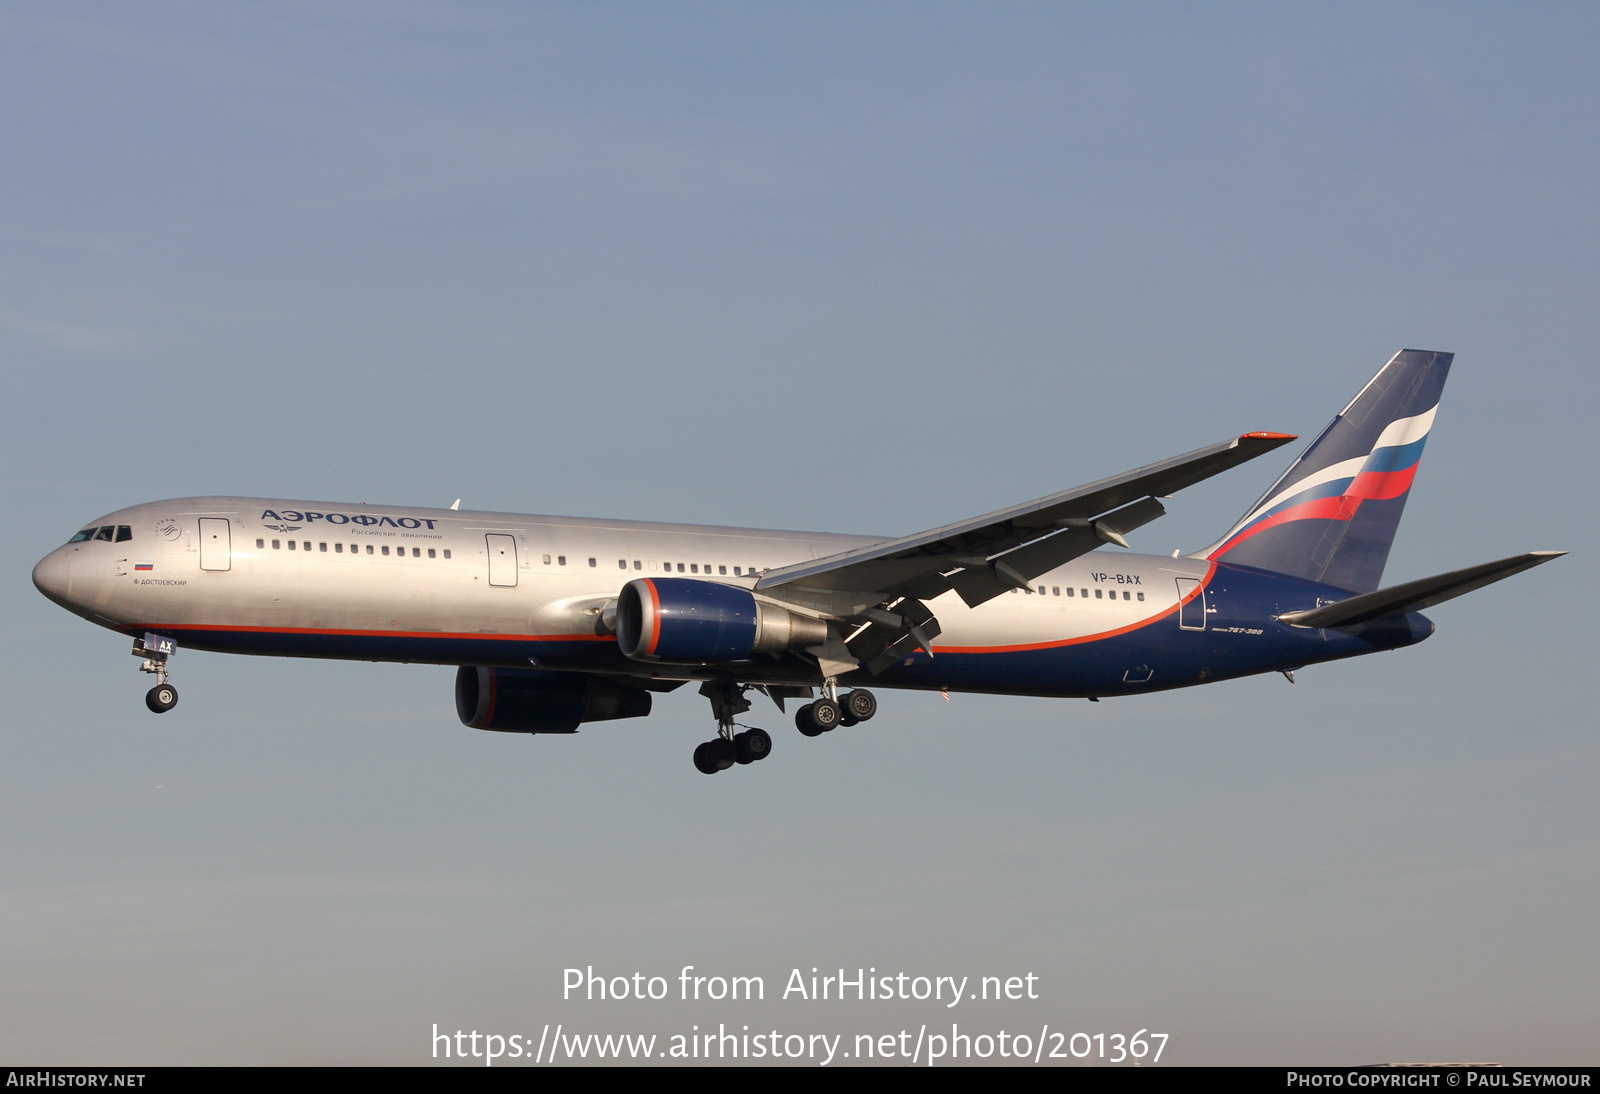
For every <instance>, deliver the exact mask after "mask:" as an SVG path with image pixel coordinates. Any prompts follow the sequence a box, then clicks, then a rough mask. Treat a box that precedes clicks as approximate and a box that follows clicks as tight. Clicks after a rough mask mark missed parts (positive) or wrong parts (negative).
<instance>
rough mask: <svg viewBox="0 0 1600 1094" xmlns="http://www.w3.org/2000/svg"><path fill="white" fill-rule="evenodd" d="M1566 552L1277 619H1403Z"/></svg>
mask: <svg viewBox="0 0 1600 1094" xmlns="http://www.w3.org/2000/svg"><path fill="white" fill-rule="evenodd" d="M1566 553H1567V552H1565V551H1529V552H1528V553H1527V554H1525V555H1513V556H1512V557H1510V558H1502V559H1499V560H1498V561H1496V562H1484V563H1481V564H1479V565H1477V566H1468V567H1467V568H1466V569H1465V570H1452V571H1450V572H1449V573H1447V574H1437V575H1435V576H1433V577H1424V578H1419V579H1417V580H1416V581H1408V582H1406V583H1405V584H1404V585H1394V586H1391V587H1390V588H1387V589H1379V590H1378V591H1377V592H1372V593H1363V594H1361V595H1360V596H1353V597H1351V598H1350V599H1349V600H1341V601H1339V602H1338V603H1336V604H1325V605H1323V606H1322V607H1320V608H1307V609H1306V610H1304V611H1298V612H1284V613H1283V614H1282V615H1280V616H1279V617H1278V618H1279V619H1280V620H1281V621H1282V622H1284V623H1288V624H1290V625H1291V626H1295V627H1353V626H1356V625H1358V624H1361V623H1366V622H1369V621H1371V620H1374V619H1382V618H1384V617H1385V616H1392V615H1404V614H1405V613H1406V612H1415V611H1421V610H1422V609H1423V608H1430V607H1432V606H1433V605H1435V604H1442V603H1444V602H1445V601H1446V600H1450V599H1453V598H1454V597H1458V596H1460V595H1461V594H1462V593H1470V592H1471V591H1472V590H1474V589H1481V588H1483V587H1484V586H1485V585H1493V584H1494V583H1495V582H1496V581H1500V580H1502V579H1504V578H1508V577H1510V576H1511V575H1512V574H1520V573H1521V572H1522V571H1523V570H1527V569H1531V568H1533V567H1534V566H1538V565H1539V564H1540V563H1543V562H1549V561H1550V560H1551V559H1553V558H1560V557H1561V556H1562V555H1564V554H1566Z"/></svg>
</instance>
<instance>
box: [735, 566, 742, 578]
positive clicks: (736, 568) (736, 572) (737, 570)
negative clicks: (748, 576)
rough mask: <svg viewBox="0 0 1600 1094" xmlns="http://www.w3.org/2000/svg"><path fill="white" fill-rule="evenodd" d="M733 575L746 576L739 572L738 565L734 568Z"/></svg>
mask: <svg viewBox="0 0 1600 1094" xmlns="http://www.w3.org/2000/svg"><path fill="white" fill-rule="evenodd" d="M733 576H734V577H742V576H744V575H742V574H741V573H739V567H737V566H735V567H734V568H733Z"/></svg>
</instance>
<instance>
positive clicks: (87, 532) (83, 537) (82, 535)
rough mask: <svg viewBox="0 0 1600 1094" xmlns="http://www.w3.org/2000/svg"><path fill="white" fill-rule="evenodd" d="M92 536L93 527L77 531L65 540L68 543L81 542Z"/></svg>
mask: <svg viewBox="0 0 1600 1094" xmlns="http://www.w3.org/2000/svg"><path fill="white" fill-rule="evenodd" d="M93 538H94V529H93V528H85V529H84V530H83V531H81V532H79V533H78V534H77V535H75V536H73V537H72V538H71V539H69V540H67V542H68V543H82V542H84V541H85V540H89V539H93Z"/></svg>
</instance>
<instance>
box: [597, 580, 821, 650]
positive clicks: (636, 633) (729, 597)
mask: <svg viewBox="0 0 1600 1094" xmlns="http://www.w3.org/2000/svg"><path fill="white" fill-rule="evenodd" d="M827 639H828V625H827V624H826V623H825V622H823V621H822V620H820V619H812V618H810V617H808V616H803V615H796V614H795V613H794V612H791V611H788V610H787V609H785V608H782V607H779V606H778V605H776V604H768V603H766V602H764V601H760V600H757V599H756V598H755V596H754V594H752V593H751V592H750V590H748V589H741V588H739V587H738V586H736V585H723V584H722V583H720V582H716V581H696V580H694V579H693V578H682V577H661V578H656V577H641V578H636V579H635V580H633V581H630V582H628V583H627V584H626V585H624V586H623V587H622V592H621V594H620V595H619V596H618V597H617V646H618V648H620V649H621V650H622V652H623V654H624V655H625V656H627V657H632V658H634V659H635V660H639V661H675V662H682V663H693V664H701V663H704V662H707V661H744V660H747V659H749V657H750V655H751V654H754V653H763V652H775V651H778V650H786V649H802V648H804V647H806V646H820V645H822V644H823V643H824V642H826V641H827Z"/></svg>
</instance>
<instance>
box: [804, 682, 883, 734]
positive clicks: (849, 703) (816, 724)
mask: <svg viewBox="0 0 1600 1094" xmlns="http://www.w3.org/2000/svg"><path fill="white" fill-rule="evenodd" d="M828 690H832V689H831V688H830V689H828ZM835 694H837V693H835ZM876 713H878V699H877V696H875V695H873V694H872V692H870V691H868V690H867V689H866V688H856V689H855V690H854V691H847V692H845V693H844V694H843V695H839V696H838V697H837V698H833V697H830V696H828V695H824V696H823V697H822V698H821V699H818V700H817V701H816V702H814V703H807V704H806V705H805V706H803V707H801V708H800V709H799V710H797V711H795V712H794V724H795V727H796V728H797V729H799V730H800V732H801V733H804V734H805V735H806V736H807V737H820V736H821V735H822V734H824V733H826V732H828V730H830V729H832V728H833V727H834V726H853V725H855V724H856V723H858V722H865V721H867V720H868V719H869V718H871V717H872V716H873V715H874V714H876Z"/></svg>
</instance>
